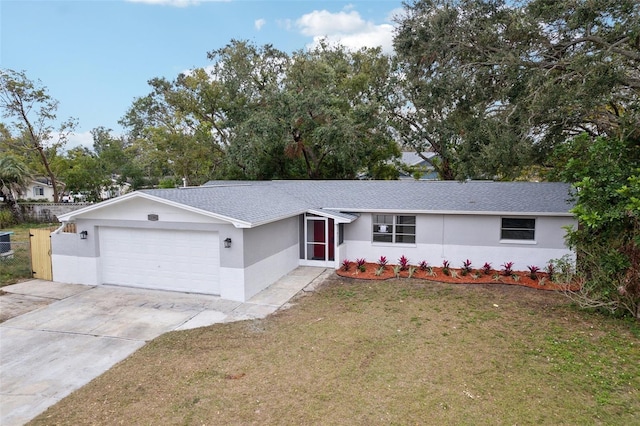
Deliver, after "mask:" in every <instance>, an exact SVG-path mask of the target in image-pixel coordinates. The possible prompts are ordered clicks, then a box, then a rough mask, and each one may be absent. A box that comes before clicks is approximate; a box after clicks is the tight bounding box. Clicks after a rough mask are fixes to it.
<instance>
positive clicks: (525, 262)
mask: <svg viewBox="0 0 640 426" xmlns="http://www.w3.org/2000/svg"><path fill="white" fill-rule="evenodd" d="M501 217H502V216H489V215H487V216H475V215H440V214H438V215H417V217H416V244H390V243H378V242H373V241H372V215H371V214H363V215H362V216H361V217H360V218H359V219H358V220H357V221H356V222H354V223H352V224H349V225H347V228H346V232H345V242H346V250H345V253H344V258H346V259H349V260H352V261H353V260H355V259H356V258H365V259H366V260H367V261H370V262H375V261H377V259H379V258H380V256H386V257H387V260H388V261H389V263H398V259H399V258H400V256H403V255H404V256H406V257H407V258H409V260H410V262H411V263H412V264H414V265H415V264H418V263H419V262H420V261H422V260H425V261H427V262H428V263H429V264H430V265H433V266H441V265H442V262H443V261H444V260H447V261H449V262H450V264H451V266H452V267H454V268H459V267H461V266H462V262H463V261H465V260H466V259H469V260H471V262H472V264H473V266H474V267H476V268H477V267H480V266H482V265H483V264H484V263H485V262H489V263H491V264H492V266H493V267H494V268H495V269H500V266H501V265H502V264H503V263H505V262H514V270H520V271H524V270H527V266H529V265H535V266H538V267H541V268H542V267H544V266H545V265H546V264H547V263H548V262H549V260H551V259H557V258H560V257H562V256H564V255H569V256H570V257H571V258H572V259H574V260H575V256H574V254H573V252H572V251H571V250H569V248H568V247H567V246H566V245H565V242H564V235H565V230H564V229H563V228H562V227H563V226H566V225H574V226H575V224H576V222H575V220H574V219H573V218H572V217H535V219H536V236H535V240H533V241H503V240H500V225H501ZM508 217H513V216H508Z"/></svg>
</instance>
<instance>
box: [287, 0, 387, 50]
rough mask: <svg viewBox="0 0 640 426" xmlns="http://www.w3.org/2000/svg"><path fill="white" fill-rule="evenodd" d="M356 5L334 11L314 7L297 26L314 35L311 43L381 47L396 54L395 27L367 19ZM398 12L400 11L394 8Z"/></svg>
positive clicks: (350, 47) (309, 34) (307, 34)
mask: <svg viewBox="0 0 640 426" xmlns="http://www.w3.org/2000/svg"><path fill="white" fill-rule="evenodd" d="M351 9H352V6H347V7H346V8H345V9H344V10H342V11H341V12H337V13H332V12H329V11H327V10H314V11H313V12H311V13H307V14H305V15H303V16H302V17H301V18H299V19H298V20H297V21H296V27H297V28H298V29H299V30H300V32H301V33H302V34H303V35H306V36H310V37H313V42H312V44H311V46H309V47H314V46H316V45H317V44H318V43H319V42H320V41H321V40H325V41H326V42H328V43H329V44H341V45H342V46H344V47H346V48H349V49H360V48H362V47H378V46H380V47H381V48H382V50H383V51H384V52H385V53H388V54H390V53H393V30H394V26H393V25H391V24H388V23H384V24H375V23H373V22H371V21H365V20H364V19H362V17H361V16H360V14H359V13H358V12H356V11H355V10H351ZM394 12H396V13H397V10H394Z"/></svg>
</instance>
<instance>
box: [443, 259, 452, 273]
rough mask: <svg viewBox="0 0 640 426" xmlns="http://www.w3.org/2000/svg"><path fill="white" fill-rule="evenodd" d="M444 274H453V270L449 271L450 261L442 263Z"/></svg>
mask: <svg viewBox="0 0 640 426" xmlns="http://www.w3.org/2000/svg"><path fill="white" fill-rule="evenodd" d="M442 273H443V274H445V275H449V274H450V273H451V270H450V269H449V261H448V260H443V261H442Z"/></svg>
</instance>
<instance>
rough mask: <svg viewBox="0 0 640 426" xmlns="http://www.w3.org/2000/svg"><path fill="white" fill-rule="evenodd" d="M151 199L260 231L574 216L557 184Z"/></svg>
mask: <svg viewBox="0 0 640 426" xmlns="http://www.w3.org/2000/svg"><path fill="white" fill-rule="evenodd" d="M142 192H144V193H146V194H149V195H152V196H155V197H159V198H162V199H166V200H170V201H173V202H177V203H181V204H184V205H187V206H191V207H194V208H198V209H201V210H204V211H208V212H211V213H214V214H217V215H221V216H224V217H228V218H233V219H235V220H239V221H243V222H247V223H250V224H252V225H258V224H260V223H265V222H269V221H273V220H278V219H281V218H284V217H288V216H292V215H297V214H300V213H302V212H305V211H307V210H309V209H318V210H319V209H325V210H335V211H337V212H366V211H390V212H398V213H401V212H413V213H420V212H424V213H431V212H432V213H441V212H446V213H477V214H491V213H501V214H505V213H506V214H509V213H511V214H521V215H568V214H569V209H570V208H571V207H572V206H573V204H572V202H570V201H569V198H570V195H569V185H568V184H564V183H554V182H541V183H534V182H489V181H471V182H463V183H460V182H452V181H397V180H396V181H371V180H368V181H367V180H364V181H363V180H353V181H351V180H350V181H252V182H238V181H234V182H224V181H211V182H208V183H207V184H206V185H205V186H201V187H195V188H179V189H154V190H145V191H142Z"/></svg>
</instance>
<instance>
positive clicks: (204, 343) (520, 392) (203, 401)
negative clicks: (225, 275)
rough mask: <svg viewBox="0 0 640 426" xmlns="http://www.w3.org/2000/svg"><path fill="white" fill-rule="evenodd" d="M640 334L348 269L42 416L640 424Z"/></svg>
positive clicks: (101, 381) (475, 293)
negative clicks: (358, 277)
mask: <svg viewBox="0 0 640 426" xmlns="http://www.w3.org/2000/svg"><path fill="white" fill-rule="evenodd" d="M638 345H640V341H639V340H638V324H637V322H633V321H628V320H620V319H614V318H609V317H603V316H601V315H598V314H596V313H590V312H585V311H579V310H577V309H576V308H575V307H574V306H572V305H571V304H570V302H569V301H568V300H567V299H566V298H564V296H562V295H561V294H558V293H553V292H543V291H536V290H532V289H527V288H521V287H515V286H502V285H470V286H464V285H455V284H452V285H450V284H437V283H420V282H416V281H410V280H389V281H384V282H369V281H351V280H348V279H341V278H335V279H333V280H331V281H330V282H329V283H327V284H326V285H325V286H324V287H322V288H321V289H320V290H319V291H318V292H317V293H315V294H313V295H311V296H307V297H303V298H300V299H298V300H297V303H296V304H295V306H293V307H292V308H290V309H288V310H284V311H280V312H278V313H277V314H275V315H273V316H271V317H269V318H267V319H265V320H255V321H244V322H237V323H230V324H219V325H215V326H211V327H206V328H201V329H196V330H188V331H181V332H172V333H168V334H165V335H163V336H161V337H159V338H158V339H156V340H154V341H152V342H150V343H149V344H148V345H147V346H145V347H144V348H142V349H141V350H139V351H138V352H136V353H135V354H133V355H132V356H131V357H130V358H128V359H127V360H125V361H124V362H122V363H120V364H118V365H116V366H115V367H114V368H113V369H111V370H110V371H108V372H107V373H105V374H104V375H103V376H101V377H99V378H97V379H95V380H94V381H92V382H91V383H89V384H88V385H87V386H85V387H84V388H82V389H81V390H79V391H77V392H75V393H73V394H72V395H70V396H69V397H67V398H66V399H64V400H63V401H61V402H60V403H58V404H57V405H55V406H53V407H52V408H50V409H49V410H48V411H47V412H45V413H43V414H42V415H41V416H40V417H38V418H37V419H35V420H34V421H33V424H145V425H146V424H212V423H215V424H229V425H250V424H256V425H257V424H260V425H263V424H277V425H282V424H284V425H299V424H328V425H342V424H373V425H387V424H443V425H478V424H479V425H485V424H486V425H489V424H491V425H513V424H518V425H539V424H553V425H562V424H565V425H575V424H580V425H597V424H603V425H609V424H637V421H638V418H637V413H638V412H640V350H638Z"/></svg>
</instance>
